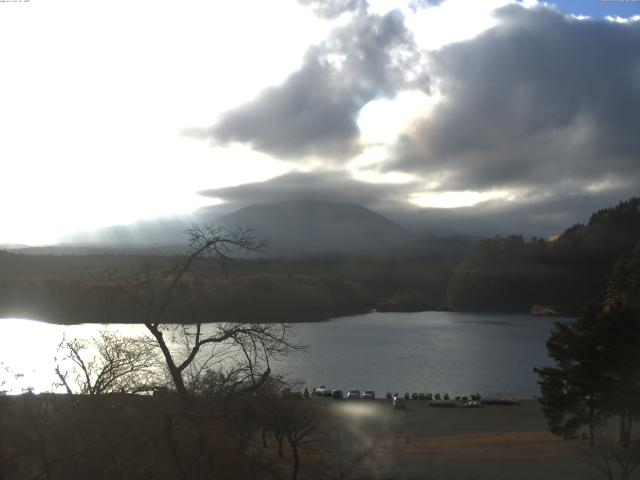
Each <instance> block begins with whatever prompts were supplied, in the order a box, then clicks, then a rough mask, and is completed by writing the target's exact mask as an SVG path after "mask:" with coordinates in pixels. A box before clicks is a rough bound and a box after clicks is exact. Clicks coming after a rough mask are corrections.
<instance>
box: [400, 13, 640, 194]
mask: <svg viewBox="0 0 640 480" xmlns="http://www.w3.org/2000/svg"><path fill="white" fill-rule="evenodd" d="M496 15H497V17H498V20H499V23H498V25H497V26H496V27H494V28H492V29H490V30H488V31H486V32H485V33H483V34H481V35H480V36H478V37H477V38H475V39H473V40H469V41H465V42H461V43H457V44H452V45H449V46H446V47H444V48H442V49H441V50H439V51H436V52H433V53H432V54H431V57H430V59H431V70H430V73H431V74H432V78H433V82H434V84H436V85H437V86H438V89H439V90H440V92H441V93H442V95H443V101H442V102H440V103H439V104H438V105H437V106H436V107H435V109H434V110H433V111H432V113H431V114H430V115H429V117H427V118H424V119H422V120H419V121H417V122H415V123H414V125H413V126H412V127H411V129H410V130H409V131H408V132H406V134H405V135H403V136H402V137H401V139H400V141H399V142H398V143H397V145H396V146H395V148H394V153H393V154H392V159H391V161H390V162H389V164H388V167H389V168H391V169H394V170H402V171H408V172H413V173H418V174H421V175H423V177H424V178H425V180H429V179H433V180H437V182H439V187H438V188H439V189H441V190H474V191H486V190H491V189H512V190H523V189H524V190H532V189H533V190H537V191H538V193H539V195H543V194H544V193H545V192H549V191H558V193H560V191H561V189H562V187H563V186H564V184H565V183H566V182H567V181H570V182H571V183H572V187H573V188H576V189H578V190H580V188H578V187H579V186H582V191H584V192H587V191H588V190H589V188H594V187H593V186H594V185H596V186H597V185H603V184H605V183H607V182H609V185H610V187H611V188H613V189H618V190H620V189H621V188H627V187H630V186H631V185H638V184H639V180H640V169H639V166H640V164H639V162H638V152H640V135H638V134H637V129H638V125H640V56H639V55H638V49H637V46H638V45H639V44H640V24H633V23H632V24H626V25H620V24H615V23H612V22H608V21H592V20H586V21H584V20H577V19H572V18H569V17H565V16H563V15H562V14H560V13H559V12H558V11H556V10H552V9H549V8H542V7H537V8H533V9H530V10H527V9H524V8H522V7H519V6H515V5H513V6H508V7H504V8H502V9H499V10H498V11H497V13H496ZM554 194H555V193H554Z"/></svg>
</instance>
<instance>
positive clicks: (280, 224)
mask: <svg viewBox="0 0 640 480" xmlns="http://www.w3.org/2000/svg"><path fill="white" fill-rule="evenodd" d="M214 223H216V224H218V225H220V226H223V227H225V228H227V229H234V228H236V227H238V226H245V227H250V228H251V229H252V230H253V233H254V235H255V236H256V237H257V238H266V239H267V240H268V241H269V243H270V246H269V253H270V254H273V255H293V256H300V255H319V254H327V253H338V254H343V253H359V252H368V253H373V252H379V253H380V252H391V251H393V250H394V249H396V248H400V247H401V246H406V245H407V244H408V243H409V242H411V241H412V240H413V235H412V234H411V233H410V232H408V231H406V230H405V229H404V228H402V227H400V226H399V225H397V224H395V223H394V222H392V221H391V220H389V219H388V218H386V217H384V216H382V215H379V214H377V213H375V212H372V211H371V210H369V209H367V208H365V207H363V206H361V205H355V204H349V203H332V202H311V201H307V202H283V203H274V204H264V205H251V206H248V207H245V208H241V209H240V210H238V211H236V212H233V213H231V214H228V215H225V216H223V217H220V218H218V219H217V220H216V221H215V222H214Z"/></svg>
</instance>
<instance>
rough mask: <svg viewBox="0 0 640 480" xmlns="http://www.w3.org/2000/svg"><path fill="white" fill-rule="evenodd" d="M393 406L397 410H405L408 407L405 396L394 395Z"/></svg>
mask: <svg viewBox="0 0 640 480" xmlns="http://www.w3.org/2000/svg"><path fill="white" fill-rule="evenodd" d="M393 408H394V409H395V410H404V409H405V408H406V403H405V400H404V398H402V397H393Z"/></svg>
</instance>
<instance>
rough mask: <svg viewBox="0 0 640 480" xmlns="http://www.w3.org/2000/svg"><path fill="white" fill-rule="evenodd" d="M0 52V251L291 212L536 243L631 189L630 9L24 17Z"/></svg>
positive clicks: (33, 8)
mask: <svg viewBox="0 0 640 480" xmlns="http://www.w3.org/2000/svg"><path fill="white" fill-rule="evenodd" d="M0 42H1V43H0V44H1V45H2V46H3V48H2V49H0V65H1V66H2V67H1V68H2V75H0V165H1V167H2V176H1V177H0V179H1V180H0V182H1V183H0V204H1V205H2V209H1V210H0V212H1V217H0V244H10V243H19V244H29V245H41V244H51V243H55V242H60V241H63V240H65V239H66V238H70V236H71V235H73V234H74V233H76V232H79V231H88V230H92V229H97V228H100V227H104V226H108V225H116V224H128V223H132V222H136V221H138V220H145V219H153V218H158V217H162V218H165V217H172V216H181V215H189V214H191V213H192V212H194V211H196V210H197V209H198V208H201V207H205V206H213V207H210V208H212V209H213V210H215V208H216V206H217V207H218V208H219V209H220V211H221V212H222V211H229V210H231V209H233V208H239V207H241V206H244V205H248V204H251V203H265V202H275V201H287V200H299V199H305V198H308V197H309V196H310V195H312V196H313V198H314V199H318V200H331V201H349V202H355V203H360V204H363V205H365V206H367V207H369V208H372V209H375V210H376V211H379V212H381V213H384V214H388V215H389V216H391V217H392V218H394V219H400V220H404V221H406V222H408V223H410V222H414V223H416V224H424V225H427V226H428V225H435V224H438V225H440V226H442V225H448V226H451V228H452V229H455V227H456V226H457V227H458V228H459V227H460V225H465V226H469V228H470V229H473V228H475V229H477V230H484V231H492V230H494V231H495V232H496V233H503V232H508V231H523V232H540V234H550V233H554V232H557V231H558V230H559V229H561V228H563V227H567V226H569V225H571V224H572V223H575V222H576V221H585V220H586V219H588V214H589V213H590V212H591V211H593V210H594V209H598V208H603V207H606V206H609V205H613V204H615V203H617V202H619V201H621V200H624V199H626V198H628V197H630V196H632V195H635V194H638V191H637V190H638V188H637V187H638V185H640V169H639V162H638V160H639V159H638V152H639V151H640V149H639V147H640V136H639V135H637V130H638V126H639V125H640V48H639V47H640V2H629V1H626V2H622V1H618V2H614V1H604V0H598V1H595V0H580V1H577V0H576V1H557V2H553V3H551V2H550V3H542V2H537V1H536V0H522V1H518V0H439V1H438V0H403V1H391V0H369V1H366V0H325V1H319V0H280V1H278V2H264V1H259V0H252V1H250V0H234V1H233V2H209V1H197V0H186V1H183V2H175V1H174V2H169V1H145V0H140V1H136V2H125V1H124V0H114V1H110V2H87V1H72V0H61V1H46V2H45V1H43V0H30V1H21V2H18V1H15V2H0ZM213 210H212V211H213Z"/></svg>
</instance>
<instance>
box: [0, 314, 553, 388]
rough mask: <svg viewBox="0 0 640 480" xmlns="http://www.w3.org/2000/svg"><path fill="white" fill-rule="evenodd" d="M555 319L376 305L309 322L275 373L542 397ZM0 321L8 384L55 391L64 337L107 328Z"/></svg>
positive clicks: (138, 329) (335, 383)
mask: <svg viewBox="0 0 640 480" xmlns="http://www.w3.org/2000/svg"><path fill="white" fill-rule="evenodd" d="M553 323H554V319H549V318H545V317H533V316H529V315H514V314H491V313H459V312H417V313H378V312H373V313H368V314H365V315H356V316H351V317H342V318H338V319H334V320H331V321H327V322H319V323H301V324H297V325H296V329H297V333H298V336H299V342H300V343H302V344H304V345H307V346H308V347H309V348H308V349H307V351H305V352H297V353H295V354H294V355H292V356H290V357H288V358H287V359H285V360H284V361H282V362H279V363H278V364H277V365H276V368H275V370H277V371H280V372H283V373H287V374H288V375H290V376H291V377H292V378H298V379H301V380H304V381H305V383H306V385H307V386H308V387H309V389H311V387H313V386H318V385H327V386H328V387H329V388H336V389H342V390H349V389H352V388H356V389H360V390H365V389H366V390H369V389H372V390H375V391H376V393H377V394H378V395H381V396H382V395H384V394H385V393H386V392H387V391H391V392H396V391H397V392H400V393H404V392H433V393H435V392H441V393H444V392H448V393H450V394H469V393H474V392H480V393H481V394H483V395H484V396H510V397H533V396H535V395H538V394H539V389H538V385H537V384H536V376H535V374H534V373H533V367H536V366H545V365H550V364H551V361H550V360H549V358H548V356H547V352H546V348H545V342H546V340H547V338H548V336H549V332H550V331H551V328H552V327H553ZM0 325H1V328H2V335H0V362H2V364H3V366H4V367H5V368H7V367H8V368H10V370H11V373H12V375H9V374H8V373H7V372H4V375H3V379H4V380H5V382H6V383H5V386H4V387H1V388H3V389H7V388H8V389H9V390H11V391H13V392H19V391H20V390H21V389H24V388H26V387H32V388H33V389H34V390H35V391H46V390H51V389H52V384H53V382H55V377H54V373H53V369H54V366H55V363H54V358H55V357H56V353H57V348H58V345H59V343H60V341H61V339H62V337H63V335H65V336H66V337H67V338H72V337H80V338H87V337H90V336H91V335H95V333H96V332H97V331H98V330H99V329H100V328H101V326H100V325H90V324H84V325H77V326H60V325H49V324H45V323H40V322H35V321H30V320H19V319H3V320H0ZM109 328H111V329H114V330H116V331H119V332H121V333H122V334H124V335H135V334H140V333H143V332H144V327H143V326H141V325H112V326H110V327H109ZM15 374H17V375H18V378H15Z"/></svg>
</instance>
